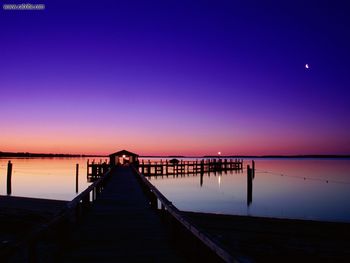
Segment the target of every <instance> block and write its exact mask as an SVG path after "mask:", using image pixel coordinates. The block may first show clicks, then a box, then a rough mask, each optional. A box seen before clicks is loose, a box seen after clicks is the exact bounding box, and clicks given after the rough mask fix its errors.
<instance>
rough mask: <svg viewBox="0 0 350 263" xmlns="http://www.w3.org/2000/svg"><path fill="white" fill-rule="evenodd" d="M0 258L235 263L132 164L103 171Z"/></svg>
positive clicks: (227, 253) (20, 260) (32, 260)
mask: <svg viewBox="0 0 350 263" xmlns="http://www.w3.org/2000/svg"><path fill="white" fill-rule="evenodd" d="M0 254H1V256H2V259H4V260H6V259H11V258H12V256H15V259H14V261H13V260H10V262H17V261H18V262H145V261H146V262H196V261H203V262H204V261H206V260H210V262H222V261H224V262H239V261H238V260H237V258H236V257H235V258H234V257H233V256H232V255H231V254H230V253H229V252H227V251H226V250H225V249H224V248H222V247H221V245H220V244H219V243H218V242H217V241H216V240H215V239H213V238H211V237H210V236H209V235H208V234H207V233H206V232H205V231H203V230H201V229H199V228H198V227H197V226H196V225H194V224H193V223H192V222H191V221H189V220H188V219H187V217H186V216H185V215H184V213H182V212H181V211H179V210H178V209H177V208H176V207H175V206H174V205H173V204H172V203H171V202H170V201H169V200H167V199H166V198H165V197H164V196H163V195H162V194H161V193H160V192H159V191H158V190H157V189H156V188H155V187H154V186H153V185H152V184H151V183H150V182H149V181H148V180H147V179H146V178H145V177H144V176H143V175H142V174H141V173H139V171H138V170H137V169H136V168H135V167H134V166H133V165H127V166H115V167H113V168H112V169H109V170H108V171H107V172H106V173H105V174H103V175H102V176H101V177H100V178H99V179H97V180H96V181H95V182H93V183H92V184H91V185H90V186H89V187H88V188H87V189H86V190H84V191H83V192H82V193H80V194H79V195H77V197H76V198H74V199H73V200H72V201H70V202H68V203H67V204H66V206H65V207H64V208H63V209H62V210H61V211H60V212H58V213H57V215H56V216H55V217H54V218H53V219H52V220H51V221H50V222H48V223H45V224H43V225H42V226H40V227H38V228H37V229H35V231H33V232H31V233H29V234H28V235H27V236H26V237H25V238H24V239H23V240H20V241H18V242H17V243H16V244H11V245H9V246H8V247H7V248H6V249H5V250H3V252H2V253H0ZM16 257H17V258H16Z"/></svg>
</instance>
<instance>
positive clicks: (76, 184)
mask: <svg viewBox="0 0 350 263" xmlns="http://www.w3.org/2000/svg"><path fill="white" fill-rule="evenodd" d="M78 183H79V164H78V163H77V165H76V168H75V192H76V193H78V192H79V185H78Z"/></svg>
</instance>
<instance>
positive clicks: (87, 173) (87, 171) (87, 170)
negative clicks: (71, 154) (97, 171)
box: [86, 159, 89, 175]
mask: <svg viewBox="0 0 350 263" xmlns="http://www.w3.org/2000/svg"><path fill="white" fill-rule="evenodd" d="M86 175H89V159H87V162H86Z"/></svg>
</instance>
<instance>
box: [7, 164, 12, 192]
mask: <svg viewBox="0 0 350 263" xmlns="http://www.w3.org/2000/svg"><path fill="white" fill-rule="evenodd" d="M11 177H12V163H11V161H9V162H8V164H7V195H11V192H12V185H11Z"/></svg>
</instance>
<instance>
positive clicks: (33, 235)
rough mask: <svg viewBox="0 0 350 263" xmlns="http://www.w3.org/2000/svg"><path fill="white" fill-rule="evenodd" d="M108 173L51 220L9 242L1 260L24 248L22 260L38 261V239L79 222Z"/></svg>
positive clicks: (105, 180)
mask: <svg viewBox="0 0 350 263" xmlns="http://www.w3.org/2000/svg"><path fill="white" fill-rule="evenodd" d="M110 174H111V170H108V171H107V172H106V173H105V174H104V175H103V176H102V177H100V178H99V179H98V180H96V181H95V182H94V183H92V184H91V185H90V186H89V187H88V188H86V189H85V190H84V191H83V192H81V193H80V194H78V195H77V196H76V197H75V198H74V199H73V200H72V201H70V202H68V203H67V204H66V205H65V207H64V208H63V209H62V210H61V211H59V212H58V213H57V214H56V215H55V216H54V217H53V218H52V219H51V221H49V222H48V223H46V224H42V225H40V226H39V227H38V228H36V229H35V230H33V231H32V232H30V233H29V234H28V235H27V236H26V237H25V238H23V239H21V240H20V241H18V242H17V243H15V244H9V246H8V247H7V248H4V250H3V251H1V252H0V258H1V259H2V260H6V259H7V260H9V259H10V258H11V257H13V256H14V255H15V253H17V252H18V251H20V250H21V249H22V250H26V252H24V253H23V254H24V257H25V258H24V259H23V260H22V261H25V262H38V257H37V253H36V250H37V244H38V243H39V241H40V240H41V239H42V238H43V237H44V236H45V235H46V234H47V233H50V232H51V231H55V230H56V231H62V232H64V231H65V230H66V229H68V226H67V224H69V223H72V222H74V223H77V222H79V221H80V218H81V216H82V215H83V214H84V213H85V212H86V210H87V209H88V208H89V207H90V205H91V203H93V202H94V201H95V200H96V199H97V197H98V196H99V194H100V193H101V192H102V190H103V188H104V187H105V185H106V182H107V180H108V179H109V178H110ZM63 228H66V229H63Z"/></svg>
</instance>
